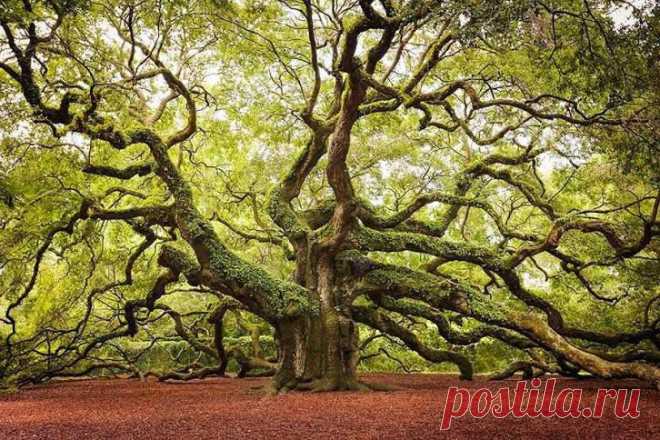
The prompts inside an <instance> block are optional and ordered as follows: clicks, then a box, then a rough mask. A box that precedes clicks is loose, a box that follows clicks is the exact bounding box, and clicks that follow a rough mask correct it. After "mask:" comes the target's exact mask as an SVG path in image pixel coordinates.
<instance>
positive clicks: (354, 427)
mask: <svg viewBox="0 0 660 440" xmlns="http://www.w3.org/2000/svg"><path fill="white" fill-rule="evenodd" d="M365 379H366V380H367V381H368V382H377V383H388V384H392V385H396V386H399V387H402V388H403V389H402V390H399V391H391V392H374V393H355V392H344V393H323V394H309V393H292V394H287V395H283V396H267V395H265V394H264V391H263V389H256V388H258V387H259V386H263V385H265V384H267V383H268V379H242V380H240V379H208V380H203V381H198V382H190V383H184V384H163V383H157V382H152V381H150V382H148V383H144V382H140V381H137V380H123V379H117V380H89V381H76V382H59V383H51V384H49V385H46V386H41V387H37V388H33V389H28V390H22V391H20V392H19V393H17V394H14V395H9V396H0V439H28V438H29V439H49V440H54V439H169V438H172V439H174V438H176V439H195V440H198V439H233V438H236V439H238V438H240V439H252V438H258V439H270V440H272V439H284V438H286V439H290V438H301V439H310V438H350V439H394V438H396V439H422V438H453V439H462V438H473V439H483V440H491V439H499V438H507V439H509V438H534V439H536V440H540V439H546V438H547V439H550V438H553V439H563V438H573V439H591V438H593V439H599V440H600V439H610V438H611V439H622V438H625V439H653V438H660V424H659V420H660V417H659V416H660V392H658V391H656V390H653V389H650V388H648V387H645V386H644V385H643V384H639V383H637V382H630V381H620V382H616V383H612V382H604V381H596V380H580V381H575V380H565V379H562V380H559V381H558V384H557V385H558V386H557V388H558V389H560V388H562V387H579V388H582V389H583V390H584V396H586V397H583V402H586V401H588V402H589V403H592V402H593V398H594V396H595V394H596V390H597V389H598V388H599V387H607V388H616V387H626V388H628V387H643V389H642V391H641V401H640V412H641V415H640V417H639V418H637V419H630V418H626V419H616V418H615V417H614V416H613V415H612V406H613V403H611V402H612V401H610V403H609V404H608V405H606V411H605V417H603V418H601V419H598V420H597V419H585V418H577V419H572V418H566V419H559V418H556V417H555V418H550V419H546V418H542V417H539V418H536V419H531V418H523V419H515V418H513V417H507V418H505V419H495V418H493V417H492V416H490V415H488V416H486V417H485V418H483V419H475V418H472V417H470V416H469V415H468V416H465V417H462V418H459V419H455V420H454V421H453V423H452V427H451V430H450V431H440V429H439V427H440V416H441V413H442V409H443V407H444V404H445V399H446V397H447V389H448V387H450V386H456V385H458V386H464V387H466V388H468V389H470V390H472V391H474V390H475V389H477V388H479V387H481V386H487V387H488V388H490V389H492V390H497V389H498V388H499V387H501V386H503V385H508V386H510V387H511V388H513V387H514V386H515V383H516V382H515V381H513V380H510V381H504V382H485V381H484V379H477V380H475V381H472V382H459V381H458V380H457V379H456V377H455V376H449V375H430V374H429V375H421V374H417V375H395V374H388V375H384V374H377V375H376V374H374V375H368V376H366V377H365ZM585 399H588V400H585Z"/></svg>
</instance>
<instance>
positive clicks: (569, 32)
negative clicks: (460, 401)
mask: <svg viewBox="0 0 660 440" xmlns="http://www.w3.org/2000/svg"><path fill="white" fill-rule="evenodd" d="M657 14H658V10H657V7H656V8H655V9H653V8H652V6H651V5H641V6H632V5H629V4H628V3H626V2H618V1H564V0H561V1H549V2H540V1H524V2H523V1H509V2H500V1H497V2H495V1H487V0H484V1H473V2H465V1H455V2H454V1H415V0H410V1H393V0H392V1H385V0H380V1H312V0H304V1H278V2H249V4H248V5H246V4H242V3H241V2H219V1H215V2H212V1H201V0H200V1H194V2H163V1H158V0H142V1H137V0H136V1H128V0H116V1H104V2H95V1H80V0H77V1H76V0H46V1H34V0H33V1H29V0H23V1H9V2H5V3H3V9H2V12H0V25H1V26H2V29H3V33H4V35H3V37H2V39H1V40H0V44H1V45H0V48H1V52H0V72H2V73H1V74H2V82H1V83H0V84H1V87H2V92H3V94H2V104H3V105H2V107H3V109H4V110H3V116H4V118H3V122H2V133H3V141H2V157H1V160H2V164H3V174H2V176H1V177H0V178H1V179H2V180H0V195H1V198H0V201H2V202H3V204H4V205H5V206H4V207H2V208H1V209H2V211H1V213H2V224H1V226H2V235H0V249H2V256H1V258H0V279H1V280H2V292H1V293H0V295H1V296H0V307H3V309H4V317H3V318H2V324H3V326H2V327H1V330H0V331H2V332H3V333H2V339H3V341H2V345H1V346H0V350H1V353H2V357H1V358H0V359H1V360H0V375H1V376H2V379H3V380H4V381H5V382H6V383H17V384H19V385H21V384H26V383H35V382H41V381H45V380H48V379H50V378H53V377H57V376H66V375H80V374H87V373H89V372H90V371H92V370H99V369H101V370H102V371H106V372H107V371H131V372H133V373H135V374H140V375H143V374H149V371H146V370H144V369H143V368H140V366H139V362H140V359H141V358H144V357H145V356H149V355H150V353H151V352H152V351H153V350H154V348H155V347H157V346H158V345H160V344H162V343H165V342H173V341H179V342H183V343H184V344H185V345H186V346H188V347H190V348H189V351H190V352H192V353H196V356H195V357H194V358H192V359H187V365H186V368H184V369H181V370H178V371H172V372H168V373H164V374H163V373H162V372H155V373H154V372H151V373H154V374H157V375H159V377H160V378H161V379H163V380H166V379H192V378H199V377H204V376H207V375H210V374H218V375H222V374H224V372H225V370H226V368H227V363H228V361H229V359H230V358H231V359H233V360H234V361H236V362H237V363H238V364H239V365H240V371H241V373H240V374H241V375H245V374H251V373H255V372H257V373H259V374H272V373H274V381H273V386H274V389H275V390H279V391H286V390H290V389H314V390H334V389H362V388H364V387H365V385H364V384H362V383H360V382H359V381H358V380H357V377H356V370H357V366H358V363H359V362H361V361H362V362H366V363H368V362H370V359H372V358H373V357H374V356H376V355H378V356H388V357H393V356H392V354H391V353H390V351H391V350H390V351H388V350H387V347H386V345H387V344H385V345H383V344H384V343H383V342H382V340H383V339H385V340H387V341H389V342H388V344H394V345H397V346H400V345H403V346H405V347H407V348H408V349H410V350H412V351H414V352H416V353H418V354H419V356H421V357H422V358H423V359H425V360H427V361H430V362H432V363H445V362H446V363H451V364H455V365H456V366H457V367H458V369H459V370H460V373H461V377H462V378H465V379H469V378H471V377H472V375H473V362H472V361H473V360H474V356H472V355H470V354H469V353H468V350H466V349H460V348H457V347H460V346H468V347H473V348H474V347H475V344H477V345H478V344H479V343H480V341H482V340H483V339H484V338H485V340H486V341H493V340H497V341H500V342H499V343H502V344H506V346H507V347H510V348H509V349H508V352H509V353H513V358H515V359H517V362H515V363H513V364H512V365H511V366H510V368H508V369H507V371H505V372H503V373H502V375H500V376H503V375H507V374H511V373H512V372H514V371H517V370H523V371H525V372H526V374H542V373H544V372H556V373H561V374H567V375H576V374H579V373H580V372H588V373H590V374H594V375H598V376H601V377H607V378H616V377H635V378H640V379H643V380H647V381H650V382H654V383H656V384H657V383H658V381H659V379H660V369H658V366H657V362H658V351H657V350H658V342H659V340H658V332H659V330H658V322H659V321H658V319H659V316H658V304H659V303H660V302H659V301H658V298H659V296H658V294H659V292H658V290H657V289H658V287H657V286H658V272H659V271H658V241H657V236H658V234H660V231H659V229H658V225H659V223H658V217H657V215H658V208H659V206H660V192H659V191H658V186H657V185H658V179H657V177H658V176H657V170H658V167H657V165H658V164H657V157H658V156H657V148H658V142H657V140H658V131H657V128H658V114H657V109H658V105H657V104H658V93H657V90H658V88H657V77H658V76H657V73H658V72H657V67H658V66H657V59H658V57H657V55H658V47H657V41H659V40H658V38H657V37H658V32H657ZM228 317H229V318H228ZM227 320H231V322H230V324H231V325H230V328H231V330H232V334H234V335H235V336H239V337H240V335H244V336H245V337H246V338H248V339H249V340H250V343H249V344H248V345H249V346H241V345H240V344H233V345H232V346H231V347H228V348H226V347H225V342H227V341H226V338H225V337H224V336H225V330H226V327H227V325H225V324H226V322H225V321H227ZM429 325H431V326H432V327H429ZM429 328H433V332H434V333H436V335H435V336H432V335H430V334H429ZM271 329H272V338H269V333H270V332H271ZM361 329H362V330H361ZM367 329H371V330H367ZM129 336H131V337H133V338H142V341H143V342H145V343H146V346H142V348H140V349H139V350H137V351H136V350H128V347H129V346H128V345H127V344H128V342H127V340H126V338H125V337H129ZM438 336H440V337H441V338H438ZM379 339H380V340H379ZM269 344H271V345H274V347H273V348H272V349H269V348H267V346H268V345H269ZM374 344H376V345H377V346H378V350H377V351H376V352H375V353H374V352H371V351H370V347H371V346H374ZM264 347H266V350H264ZM181 353H182V351H180V352H179V354H178V355H174V354H172V352H170V354H171V355H172V356H173V357H174V359H175V360H176V361H178V362H180V361H181ZM394 358H395V359H396V357H394ZM28 365H29V367H27V366H28ZM485 369H489V368H487V366H486V368H485Z"/></svg>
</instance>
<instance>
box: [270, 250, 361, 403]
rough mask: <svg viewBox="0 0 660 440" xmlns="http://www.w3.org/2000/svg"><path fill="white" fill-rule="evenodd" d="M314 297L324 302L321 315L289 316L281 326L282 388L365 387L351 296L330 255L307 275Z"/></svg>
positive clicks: (279, 379)
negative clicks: (360, 378)
mask: <svg viewBox="0 0 660 440" xmlns="http://www.w3.org/2000/svg"><path fill="white" fill-rule="evenodd" d="M307 284H308V285H309V287H310V295H315V296H316V297H317V299H318V302H319V304H320V307H319V311H318V314H317V315H312V316H302V317H299V318H295V319H285V320H282V321H280V322H279V323H278V325H277V326H276V336H277V340H278V350H279V360H280V368H279V370H278V372H277V374H276V375H275V378H274V383H273V385H274V388H275V389H276V390H285V391H286V390H288V389H293V388H298V389H312V390H317V391H323V390H349V389H361V388H363V386H362V385H361V384H359V382H358V381H357V378H356V367H357V360H358V358H359V353H358V345H357V338H358V334H357V328H356V326H355V324H354V322H353V320H352V319H351V316H350V304H349V301H350V299H349V298H347V296H346V292H345V291H344V290H343V289H342V286H341V285H340V284H339V283H338V282H337V280H336V273H335V267H334V262H333V259H332V258H331V257H327V256H324V257H322V258H320V259H319V261H318V262H317V263H316V265H315V268H314V270H313V271H311V274H308V275H307Z"/></svg>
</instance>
